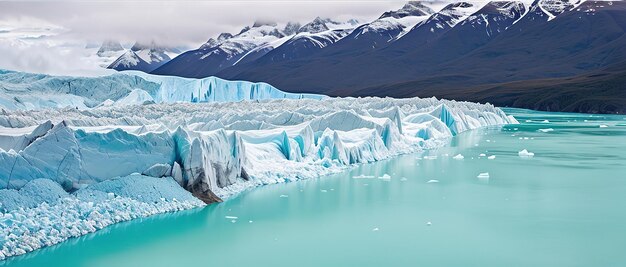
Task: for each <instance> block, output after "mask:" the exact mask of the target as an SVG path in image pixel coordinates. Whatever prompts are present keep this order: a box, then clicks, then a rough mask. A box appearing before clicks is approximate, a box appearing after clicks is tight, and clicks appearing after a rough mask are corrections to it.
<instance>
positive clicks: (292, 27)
mask: <svg viewBox="0 0 626 267" xmlns="http://www.w3.org/2000/svg"><path fill="white" fill-rule="evenodd" d="M300 27H302V25H300V23H299V22H291V21H290V22H288V23H287V25H286V26H285V29H284V30H283V32H284V33H285V35H292V34H295V33H297V32H298V29H300Z"/></svg>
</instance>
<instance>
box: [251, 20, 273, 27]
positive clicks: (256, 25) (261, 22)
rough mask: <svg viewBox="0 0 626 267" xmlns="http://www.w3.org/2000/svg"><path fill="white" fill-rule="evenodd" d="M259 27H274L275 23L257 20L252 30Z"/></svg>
mask: <svg viewBox="0 0 626 267" xmlns="http://www.w3.org/2000/svg"><path fill="white" fill-rule="evenodd" d="M261 26H272V27H276V22H274V21H270V20H257V21H255V22H254V24H252V28H258V27H261Z"/></svg>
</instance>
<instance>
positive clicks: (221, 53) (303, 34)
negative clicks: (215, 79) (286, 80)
mask: <svg viewBox="0 0 626 267" xmlns="http://www.w3.org/2000/svg"><path fill="white" fill-rule="evenodd" d="M356 23H358V22H357V21H356V20H349V21H347V22H345V23H342V22H336V21H333V20H331V19H322V18H319V17H318V18H315V19H314V20H313V21H311V22H310V23H307V24H305V25H303V26H301V27H299V28H298V26H299V25H300V24H299V23H297V22H290V23H287V25H285V26H283V27H281V26H279V25H278V24H277V23H273V22H258V21H257V22H255V23H254V24H253V25H252V27H245V28H244V29H243V30H242V31H241V32H240V33H239V34H237V35H234V36H230V35H225V34H222V35H220V37H218V38H217V40H214V39H209V42H207V43H205V44H204V45H202V46H201V47H200V48H199V49H197V50H192V51H188V52H185V53H184V54H182V55H180V56H179V57H177V58H175V59H174V60H172V61H170V62H168V63H167V64H165V65H164V66H162V67H160V68H158V69H156V70H155V71H154V72H153V73H155V74H166V75H178V76H183V77H206V76H210V75H215V74H217V73H219V72H220V71H222V70H224V69H227V68H231V67H233V66H236V65H237V66H238V65H245V64H246V63H249V62H256V61H257V60H260V59H262V58H265V55H266V54H269V53H270V52H273V53H272V54H271V55H269V56H268V57H269V58H271V59H270V61H272V59H274V60H278V59H281V60H282V59H292V58H297V57H300V56H302V55H308V54H310V53H312V52H311V50H310V49H312V50H317V49H320V48H323V47H325V46H327V45H328V44H331V43H334V42H336V41H337V40H339V39H341V38H342V37H344V36H345V35H346V34H347V33H349V31H350V30H351V29H352V28H354V26H355V24H356ZM296 28H297V29H296ZM290 34H291V35H290ZM278 47H281V50H280V52H275V53H274V51H273V50H275V49H276V48H278ZM294 49H295V50H297V51H294V52H289V51H291V50H294ZM277 53H280V56H276V54H277ZM283 54H284V56H283ZM263 60H266V59H263Z"/></svg>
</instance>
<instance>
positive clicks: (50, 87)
mask: <svg viewBox="0 0 626 267" xmlns="http://www.w3.org/2000/svg"><path fill="white" fill-rule="evenodd" d="M278 98H289V99H300V98H313V99H320V98H323V96H321V95H314V94H294V93H286V92H283V91H280V90H278V89H277V88H275V87H273V86H271V85H269V84H267V83H252V82H246V81H227V80H223V79H220V78H216V77H208V78H204V79H189V78H181V77H170V76H156V75H150V74H146V73H143V72H135V71H128V72H120V73H116V74H113V75H109V76H102V77H67V76H50V75H45V74H31V73H24V72H14V71H4V70H0V108H2V109H6V110H18V109H19V110H34V109H43V108H66V107H69V108H75V109H87V108H92V107H97V106H109V105H117V106H124V105H137V104H144V103H174V102H237V101H242V100H263V99H278Z"/></svg>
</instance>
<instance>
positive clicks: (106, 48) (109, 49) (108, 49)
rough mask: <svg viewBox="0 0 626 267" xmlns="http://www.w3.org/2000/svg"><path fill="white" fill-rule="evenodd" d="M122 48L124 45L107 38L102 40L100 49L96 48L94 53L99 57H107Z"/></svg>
mask: <svg viewBox="0 0 626 267" xmlns="http://www.w3.org/2000/svg"><path fill="white" fill-rule="evenodd" d="M123 50H124V47H122V45H121V44H120V42H117V41H112V40H107V41H104V42H102V45H101V46H100V49H98V52H96V54H97V55H98V56H99V57H109V56H111V55H112V54H113V55H114V54H118V53H119V52H120V51H123Z"/></svg>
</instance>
